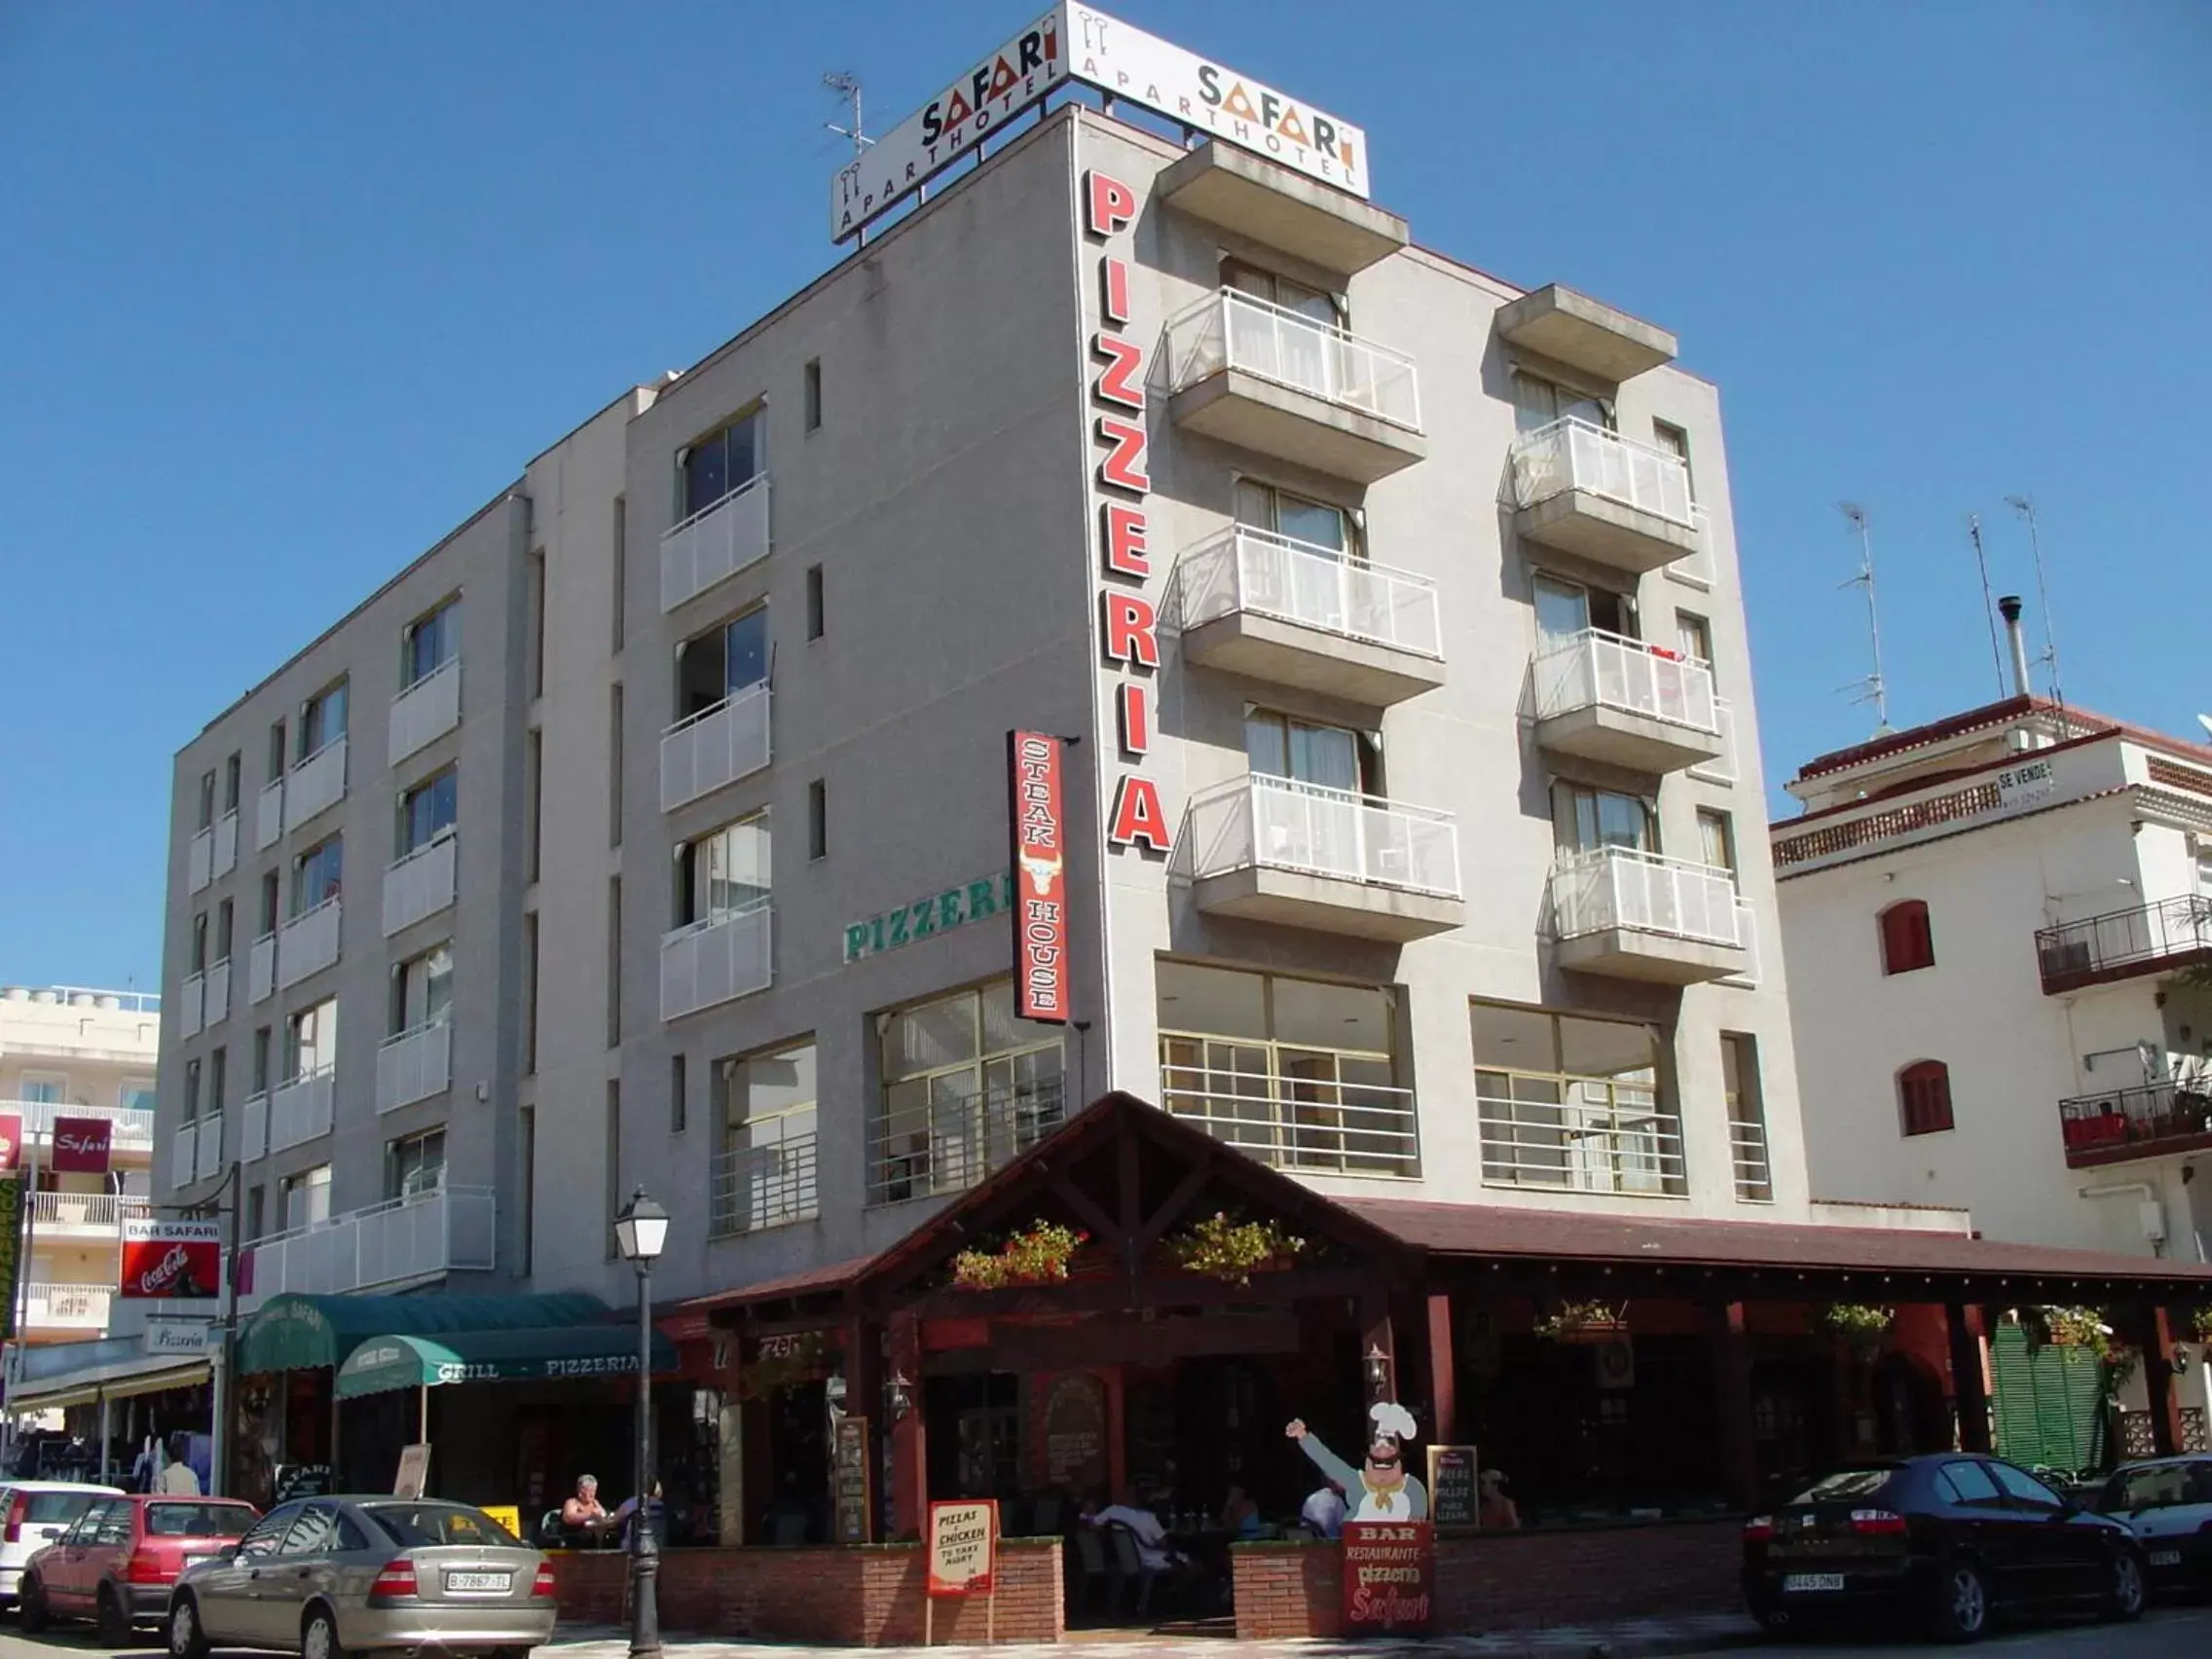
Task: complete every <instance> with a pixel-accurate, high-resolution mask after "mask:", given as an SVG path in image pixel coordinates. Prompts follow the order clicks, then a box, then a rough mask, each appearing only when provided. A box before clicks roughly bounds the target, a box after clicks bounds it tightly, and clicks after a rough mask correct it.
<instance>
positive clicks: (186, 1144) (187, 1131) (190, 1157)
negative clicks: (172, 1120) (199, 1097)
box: [169, 1113, 223, 1187]
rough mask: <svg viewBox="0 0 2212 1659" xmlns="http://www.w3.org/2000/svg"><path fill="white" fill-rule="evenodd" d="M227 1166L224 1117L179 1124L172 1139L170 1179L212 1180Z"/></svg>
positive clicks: (184, 1181) (176, 1181)
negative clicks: (224, 1143) (224, 1163)
mask: <svg viewBox="0 0 2212 1659" xmlns="http://www.w3.org/2000/svg"><path fill="white" fill-rule="evenodd" d="M222 1168H223V1119H222V1115H221V1114H220V1113H217V1114H216V1115H215V1116H213V1117H211V1118H199V1119H195V1120H194V1121H193V1122H191V1123H189V1124H178V1125H177V1126H176V1134H175V1136H174V1137H173V1138H172V1139H171V1140H170V1142H169V1180H170V1181H171V1182H172V1183H174V1184H175V1185H176V1186H179V1187H184V1186H189V1185H191V1184H192V1183H194V1182H198V1181H212V1180H213V1179H214V1178H215V1177H216V1176H217V1175H219V1174H220V1173H222Z"/></svg>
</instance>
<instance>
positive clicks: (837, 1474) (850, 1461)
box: [830, 1413, 875, 1544]
mask: <svg viewBox="0 0 2212 1659" xmlns="http://www.w3.org/2000/svg"><path fill="white" fill-rule="evenodd" d="M867 1445H868V1436H867V1419H866V1418H865V1417H856V1416H854V1415H852V1414H850V1413H848V1414H847V1415H845V1416H844V1417H841V1418H839V1419H837V1444H836V1447H835V1449H834V1450H833V1451H832V1452H831V1454H830V1459H831V1461H830V1484H831V1488H832V1492H833V1495H834V1499H835V1506H836V1518H835V1523H834V1527H835V1534H836V1537H835V1541H836V1542H838V1543H840V1544H865V1543H866V1542H867V1541H868V1520H869V1517H871V1516H872V1515H874V1513H875V1470H874V1468H873V1467H872V1466H871V1464H870V1462H869V1460H868V1455H867Z"/></svg>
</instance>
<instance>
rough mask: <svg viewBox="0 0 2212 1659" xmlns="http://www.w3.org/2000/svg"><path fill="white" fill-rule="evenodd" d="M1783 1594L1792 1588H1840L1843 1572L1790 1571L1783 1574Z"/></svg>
mask: <svg viewBox="0 0 2212 1659" xmlns="http://www.w3.org/2000/svg"><path fill="white" fill-rule="evenodd" d="M1782 1588H1783V1591H1784V1593H1785V1594H1787V1593H1788V1592H1789V1591H1792V1590H1841V1589H1842V1588H1843V1574H1842V1573H1840V1572H1791V1573H1786V1574H1785V1575H1784V1576H1783V1580H1782Z"/></svg>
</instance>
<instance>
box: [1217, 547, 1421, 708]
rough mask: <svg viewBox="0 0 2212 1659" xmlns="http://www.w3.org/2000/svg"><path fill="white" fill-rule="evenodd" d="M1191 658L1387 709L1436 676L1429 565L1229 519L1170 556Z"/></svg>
mask: <svg viewBox="0 0 2212 1659" xmlns="http://www.w3.org/2000/svg"><path fill="white" fill-rule="evenodd" d="M1175 581H1176V598H1177V603H1178V605H1179V606H1180V612H1179V619H1180V622H1181V626H1182V631H1183V654H1184V656H1185V657H1186V658H1187V659H1188V660H1189V661H1191V662H1194V663H1198V664H1200V665H1201V666H1203V667H1206V668H1211V669H1217V670H1219V671H1221V672H1223V673H1226V674H1239V675H1243V676H1244V677H1245V678H1247V679H1250V680H1262V681H1266V682H1269V683H1271V684H1275V685H1298V686H1304V687H1307V688H1309V689H1310V690H1315V691H1325V692H1327V693H1329V694H1330V695H1331V696H1336V697H1343V698H1346V699H1347V700H1349V701H1351V702H1355V703H1360V704H1364V705H1365V706H1367V707H1369V708H1374V709H1383V708H1388V707H1389V706H1390V705H1391V704H1393V703H1402V702H1404V701H1405V700H1406V699H1407V698H1408V697H1418V696H1419V695H1420V693H1421V692H1423V691H1426V690H1429V689H1431V688H1432V687H1434V686H1438V685H1441V684H1443V683H1444V627H1443V622H1442V619H1441V616H1440V614H1439V611H1438V607H1437V600H1436V584H1435V583H1434V582H1432V581H1430V580H1429V579H1428V578H1427V577H1426V576H1417V575H1414V574H1412V573H1410V572H1408V571H1393V570H1390V569H1389V568H1387V567H1386V566H1383V565H1370V564H1366V563H1364V562H1362V561H1360V560H1357V559H1347V558H1346V557H1344V556H1343V555H1342V554H1341V553H1339V552H1338V551H1337V550H1336V549H1334V548H1329V547H1317V546H1314V545H1312V544H1311V543H1309V542H1304V541H1298V540H1294V539H1292V538H1291V537H1289V536H1286V535H1273V534H1272V533H1270V532H1268V531H1264V530H1253V529H1251V528H1250V527H1248V526H1245V525H1235V526H1233V527H1232V528H1230V529H1229V530H1226V531H1224V532H1223V533H1222V534H1221V535H1217V536H1215V537H1214V538H1213V539H1212V540H1210V541H1204V542H1200V543H1199V544H1198V546H1196V547H1194V548H1192V549H1191V550H1190V551H1189V552H1187V553H1185V554H1184V555H1183V557H1182V558H1181V559H1180V560H1179V561H1178V562H1177V564H1176V567H1175Z"/></svg>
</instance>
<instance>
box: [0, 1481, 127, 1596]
mask: <svg viewBox="0 0 2212 1659" xmlns="http://www.w3.org/2000/svg"><path fill="white" fill-rule="evenodd" d="M122 1495H123V1489H122V1488H121V1487H111V1486H87V1485H84V1484H82V1483H80V1482H77V1481H4V1480H0V1607H12V1606H14V1605H15V1604H16V1588H17V1586H18V1584H20V1583H21V1582H22V1577H23V1563H25V1562H27V1561H29V1560H30V1559H31V1557H32V1556H34V1555H36V1554H37V1553H38V1552H39V1551H40V1550H43V1549H44V1548H46V1546H47V1545H49V1544H51V1543H53V1542H54V1540H55V1539H56V1538H58V1537H60V1536H61V1534H62V1533H63V1532H65V1531H67V1530H69V1525H70V1523H71V1522H73V1521H75V1520H76V1519H77V1517H78V1516H80V1515H82V1514H84V1513H85V1511H86V1510H88V1509H90V1508H91V1507H92V1499H93V1498H95V1497H120V1496H122Z"/></svg>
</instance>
